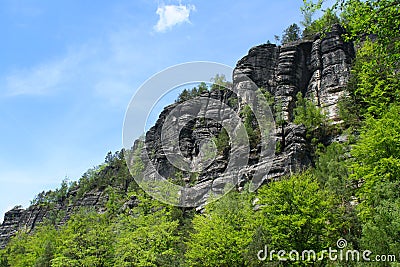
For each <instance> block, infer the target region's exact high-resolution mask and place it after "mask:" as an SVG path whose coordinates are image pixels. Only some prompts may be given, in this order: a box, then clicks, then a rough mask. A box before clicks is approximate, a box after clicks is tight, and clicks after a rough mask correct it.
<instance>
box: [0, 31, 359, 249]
mask: <svg viewBox="0 0 400 267" xmlns="http://www.w3.org/2000/svg"><path fill="white" fill-rule="evenodd" d="M342 31H343V30H342V28H341V27H340V26H334V27H333V28H332V31H331V32H329V33H327V34H326V35H325V36H315V37H314V39H309V40H301V41H298V42H294V43H289V44H286V45H283V46H276V45H274V44H263V45H259V46H256V47H253V48H251V49H250V50H249V52H248V54H247V55H246V56H244V57H243V58H242V59H240V60H239V61H238V63H237V65H236V68H235V70H234V77H233V78H234V79H233V86H240V83H241V81H240V80H237V79H235V77H237V76H238V75H242V74H244V75H246V76H248V77H249V78H250V79H251V80H252V81H253V82H254V83H255V84H256V85H257V86H258V87H260V88H261V87H262V88H264V89H265V90H266V91H268V92H269V93H270V95H271V96H272V97H273V99H274V101H275V103H280V105H281V108H282V114H283V120H284V123H282V124H279V125H277V129H276V132H275V134H274V136H273V138H275V139H276V140H277V141H279V143H280V145H281V148H280V151H279V153H276V155H275V156H274V157H273V158H268V159H267V160H260V158H259V157H258V155H259V148H258V147H257V146H253V147H251V148H250V149H251V150H250V157H249V164H248V165H247V167H246V168H244V169H243V170H240V173H241V175H240V181H239V183H238V188H239V190H240V189H241V188H242V186H243V185H244V184H245V183H246V182H247V181H249V180H251V179H252V175H253V173H254V172H255V171H256V170H257V169H259V168H262V167H263V165H266V164H271V161H272V167H271V169H270V171H269V173H266V174H265V175H264V176H263V181H262V182H263V183H266V182H268V181H270V180H275V179H279V178H280V177H282V176H283V175H287V174H290V173H291V172H293V171H296V170H300V169H302V168H305V167H307V166H309V165H310V164H312V162H313V158H312V153H311V151H310V143H309V140H307V137H306V129H305V127H304V126H302V125H296V124H294V123H293V109H294V105H295V102H296V94H297V93H298V92H301V93H302V95H303V96H305V97H308V98H313V99H314V101H315V103H316V104H317V105H319V106H320V107H322V108H323V109H324V110H326V111H327V114H328V115H329V118H330V119H331V120H332V121H333V122H334V123H340V118H339V116H338V107H337V103H338V100H339V98H340V97H341V96H342V95H343V94H345V91H344V89H345V87H346V84H347V81H348V79H349V75H350V67H351V62H352V60H353V58H354V47H353V44H352V43H347V42H345V41H344V40H343V39H342V37H341V35H342ZM201 97H203V98H209V99H218V100H219V101H221V102H223V103H226V104H227V105H229V106H230V107H231V108H233V109H235V110H237V111H239V110H240V103H239V104H238V103H237V102H235V101H231V100H232V99H234V98H235V97H236V96H235V95H234V94H233V93H232V92H231V91H229V90H226V91H219V90H215V91H210V92H203V93H202V94H201ZM176 105H177V104H172V105H170V106H168V107H166V108H165V109H164V111H163V112H162V113H161V114H160V117H159V119H158V121H157V123H156V124H155V126H153V127H152V128H151V129H150V130H149V131H148V132H147V134H146V139H145V143H146V147H147V152H148V153H149V155H150V160H151V161H152V162H153V163H155V165H156V166H157V170H158V171H159V172H160V174H161V175H163V176H164V177H171V178H174V179H175V180H176V181H177V182H178V183H181V184H186V185H190V186H194V187H197V188H198V189H201V188H204V187H205V186H207V185H209V184H210V183H213V181H214V180H215V179H216V178H217V177H218V176H219V175H220V174H221V173H223V172H224V170H225V169H226V167H227V161H228V158H229V157H232V155H229V153H228V152H226V151H223V152H222V153H221V154H218V155H215V159H214V161H213V163H211V164H210V165H209V166H208V167H206V168H205V170H204V171H203V172H199V173H197V174H195V175H189V174H185V173H183V174H181V175H177V171H176V168H175V167H174V166H172V165H171V164H170V163H169V162H168V159H167V158H166V155H165V152H164V151H163V150H162V149H160V148H161V147H162V144H161V129H162V126H163V124H164V121H165V118H166V116H167V115H168V114H169V113H170V112H171V110H173V109H174V107H175V106H176ZM207 112H210V113H216V114H219V115H220V116H223V115H221V114H223V113H224V110H223V108H221V106H214V107H213V106H209V107H208V108H207ZM221 128H222V125H221V124H220V123H218V122H215V121H213V120H199V119H197V120H192V121H191V122H190V123H188V124H187V125H186V126H185V127H184V128H183V129H182V131H181V132H180V133H179V136H177V138H178V140H179V149H180V150H181V152H182V154H183V155H184V156H185V157H186V158H188V159H189V160H190V161H196V160H197V157H198V156H199V146H200V145H201V140H205V139H210V138H212V137H213V136H216V135H218V133H219V132H220V131H221ZM267 161H268V162H267ZM179 180H180V181H179ZM200 191H201V190H200ZM67 199H71V196H68V197H67ZM74 199H76V200H75V201H73V202H70V201H61V202H60V203H58V204H55V205H53V206H41V205H32V206H30V207H29V208H27V209H22V208H21V207H15V208H14V209H12V210H10V211H8V212H7V213H6V214H5V216H4V221H3V224H2V225H0V248H2V247H4V246H5V244H6V243H7V241H8V240H9V238H10V237H11V236H12V235H14V234H15V233H16V231H18V229H21V228H25V229H27V230H31V229H33V228H34V227H35V226H36V225H37V224H38V223H40V222H42V221H43V220H44V219H45V218H51V215H52V210H61V211H63V212H64V213H65V214H64V217H63V219H62V221H61V222H60V223H63V222H65V220H67V219H68V218H69V216H70V215H71V214H72V212H73V211H74V210H76V209H77V208H79V207H94V208H95V209H96V210H97V211H99V212H102V211H104V209H105V203H106V201H107V199H108V198H107V194H106V193H105V192H104V189H93V190H91V191H89V192H86V193H85V194H84V195H83V196H82V197H80V198H74Z"/></svg>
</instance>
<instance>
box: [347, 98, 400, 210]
mask: <svg viewBox="0 0 400 267" xmlns="http://www.w3.org/2000/svg"><path fill="white" fill-rule="evenodd" d="M399 114H400V107H399V106H392V107H391V108H390V109H389V110H388V111H387V112H386V113H385V114H384V115H383V116H382V118H380V119H374V118H372V117H370V118H368V119H367V120H366V122H365V126H364V127H363V129H362V133H361V136H360V140H359V141H358V142H357V144H356V145H354V147H353V149H352V151H351V154H352V155H353V157H354V158H355V162H354V165H353V172H354V173H353V175H352V176H351V178H352V179H353V180H354V181H363V185H362V188H361V190H360V192H359V196H360V198H361V199H362V200H364V201H366V202H367V203H369V204H374V202H375V201H374V199H376V192H375V187H376V186H380V184H382V183H393V182H397V181H400V179H399V177H400V116H399ZM379 199H381V200H382V199H385V196H384V193H383V194H382V195H380V196H379Z"/></svg>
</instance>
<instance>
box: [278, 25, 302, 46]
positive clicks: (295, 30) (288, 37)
mask: <svg viewBox="0 0 400 267" xmlns="http://www.w3.org/2000/svg"><path fill="white" fill-rule="evenodd" d="M299 39H300V27H299V26H298V25H297V24H296V23H293V24H291V25H290V26H289V27H287V28H286V29H285V30H284V31H283V35H282V44H287V43H290V42H294V41H297V40H299Z"/></svg>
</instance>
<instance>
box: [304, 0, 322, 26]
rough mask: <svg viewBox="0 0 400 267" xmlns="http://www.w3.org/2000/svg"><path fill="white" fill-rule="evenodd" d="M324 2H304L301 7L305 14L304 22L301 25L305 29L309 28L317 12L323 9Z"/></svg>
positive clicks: (319, 0) (320, 0) (311, 0)
mask: <svg viewBox="0 0 400 267" xmlns="http://www.w3.org/2000/svg"><path fill="white" fill-rule="evenodd" d="M323 2H324V0H318V1H317V2H316V3H314V1H313V0H310V1H308V0H303V6H302V7H300V10H301V13H302V14H303V20H302V21H301V25H302V26H303V27H304V28H306V29H307V28H309V27H310V26H311V24H312V22H313V16H314V14H315V12H317V11H318V10H319V9H321V7H322V4H323Z"/></svg>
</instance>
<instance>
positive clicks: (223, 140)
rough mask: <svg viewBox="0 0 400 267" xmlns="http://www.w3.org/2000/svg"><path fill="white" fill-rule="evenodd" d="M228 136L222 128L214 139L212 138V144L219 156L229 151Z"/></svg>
mask: <svg viewBox="0 0 400 267" xmlns="http://www.w3.org/2000/svg"><path fill="white" fill-rule="evenodd" d="M229 141H230V138H229V135H228V132H227V131H226V129H225V128H222V129H221V131H220V132H219V133H218V135H217V136H216V137H213V142H214V143H215V145H216V147H217V151H218V153H219V154H220V155H222V154H224V153H225V152H226V150H227V149H229Z"/></svg>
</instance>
